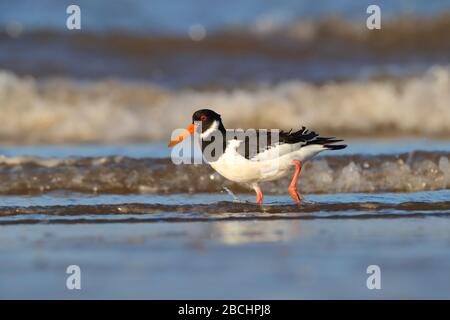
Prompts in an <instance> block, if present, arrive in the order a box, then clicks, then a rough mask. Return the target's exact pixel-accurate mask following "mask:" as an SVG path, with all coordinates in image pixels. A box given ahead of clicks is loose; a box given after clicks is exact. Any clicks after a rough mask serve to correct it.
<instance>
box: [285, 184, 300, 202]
mask: <svg viewBox="0 0 450 320" xmlns="http://www.w3.org/2000/svg"><path fill="white" fill-rule="evenodd" d="M288 191H289V194H290V195H291V197H292V199H294V201H295V203H296V204H300V203H301V202H302V197H301V196H300V195H299V194H298V192H297V188H296V187H295V186H291V187H289V188H288Z"/></svg>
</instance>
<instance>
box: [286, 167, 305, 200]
mask: <svg viewBox="0 0 450 320" xmlns="http://www.w3.org/2000/svg"><path fill="white" fill-rule="evenodd" d="M292 163H293V164H294V166H295V173H294V176H293V177H292V181H291V184H290V185H289V188H288V191H289V194H290V195H291V197H292V199H294V201H295V203H297V204H299V203H300V202H301V201H302V198H301V197H300V195H299V194H298V192H297V180H298V177H299V176H300V171H301V170H302V163H301V162H300V161H299V160H293V161H292Z"/></svg>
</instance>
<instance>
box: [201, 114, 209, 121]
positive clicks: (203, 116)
mask: <svg viewBox="0 0 450 320" xmlns="http://www.w3.org/2000/svg"><path fill="white" fill-rule="evenodd" d="M206 119H208V118H207V117H206V116H205V115H204V114H202V115H201V116H200V120H202V121H205V120H206Z"/></svg>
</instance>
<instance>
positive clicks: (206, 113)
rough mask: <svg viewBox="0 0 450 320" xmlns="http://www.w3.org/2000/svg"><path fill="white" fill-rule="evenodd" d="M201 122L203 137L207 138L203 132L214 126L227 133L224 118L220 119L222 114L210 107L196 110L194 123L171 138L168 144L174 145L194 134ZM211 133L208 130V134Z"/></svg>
mask: <svg viewBox="0 0 450 320" xmlns="http://www.w3.org/2000/svg"><path fill="white" fill-rule="evenodd" d="M199 122H200V123H201V127H202V131H201V132H200V133H201V137H202V139H203V138H205V137H204V135H203V134H202V133H204V132H205V131H206V130H208V129H210V128H213V127H215V129H217V130H219V131H220V132H221V133H222V134H225V133H226V130H225V128H224V126H223V124H222V119H220V114H218V113H216V112H214V111H212V110H209V109H202V110H198V111H196V112H194V114H193V115H192V124H191V125H190V126H188V127H187V128H186V130H184V132H183V133H182V134H180V135H179V136H178V138H177V139H175V140H171V141H170V142H169V144H168V146H169V147H173V146H174V145H176V144H178V143H180V142H181V141H182V140H183V139H184V138H185V137H187V136H189V135H192V134H194V133H195V132H196V131H198V130H199V129H198V124H199ZM212 132H214V131H212ZM209 135H210V133H209V132H208V133H207V136H209ZM224 141H225V140H224Z"/></svg>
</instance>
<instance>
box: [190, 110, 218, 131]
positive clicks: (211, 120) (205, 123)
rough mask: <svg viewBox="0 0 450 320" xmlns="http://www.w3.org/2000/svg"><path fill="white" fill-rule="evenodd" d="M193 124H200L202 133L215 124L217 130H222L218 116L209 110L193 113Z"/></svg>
mask: <svg viewBox="0 0 450 320" xmlns="http://www.w3.org/2000/svg"><path fill="white" fill-rule="evenodd" d="M194 122H201V124H202V133H203V132H205V131H206V130H208V129H209V128H211V127H212V126H213V125H214V124H215V123H216V124H217V125H218V129H219V130H221V128H223V124H222V119H221V118H220V114H218V113H216V112H214V111H212V110H209V109H201V110H197V111H195V112H194V114H193V115H192V123H194Z"/></svg>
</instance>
